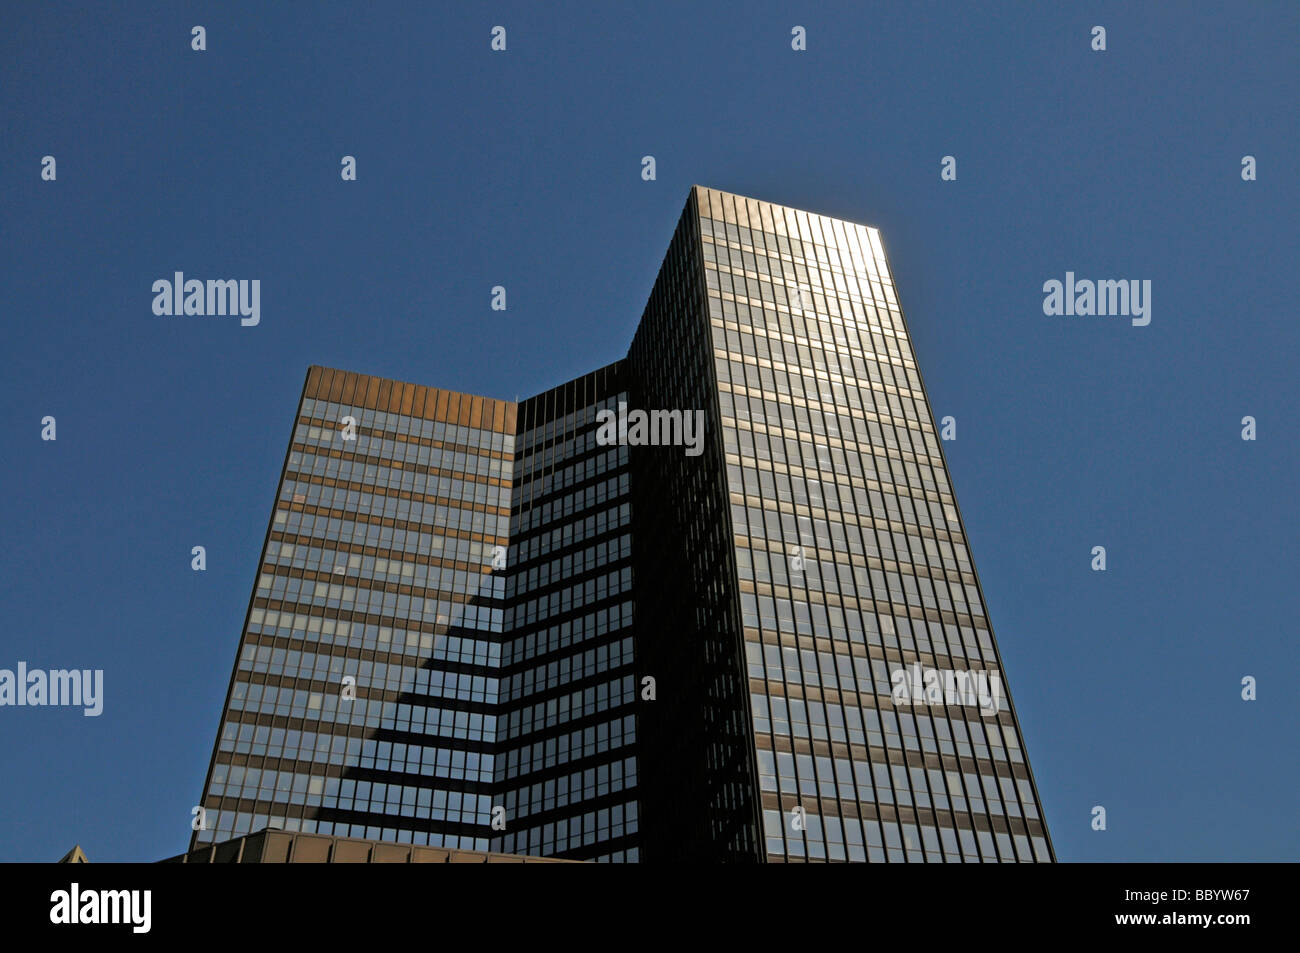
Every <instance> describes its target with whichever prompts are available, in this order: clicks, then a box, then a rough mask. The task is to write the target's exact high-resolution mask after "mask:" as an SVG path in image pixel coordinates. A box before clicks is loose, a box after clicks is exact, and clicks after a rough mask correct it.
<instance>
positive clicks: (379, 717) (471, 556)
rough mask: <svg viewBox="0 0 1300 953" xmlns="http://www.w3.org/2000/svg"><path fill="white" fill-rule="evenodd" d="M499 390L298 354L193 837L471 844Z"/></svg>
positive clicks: (488, 753) (509, 440) (500, 510)
mask: <svg viewBox="0 0 1300 953" xmlns="http://www.w3.org/2000/svg"><path fill="white" fill-rule="evenodd" d="M513 429H514V405H513V404H508V403H506V402H504V401H491V400H485V399H483V398H477V397H473V398H471V397H468V396H464V395H459V394H453V393H450V392H447V391H440V390H435V389H432V388H426V387H418V386H415V385H411V384H402V383H399V382H396V381H389V380H383V379H381V378H376V377H368V376H366V375H362V374H352V373H346V372H342V371H332V370H329V369H325V368H315V367H314V368H312V369H311V371H310V372H309V374H308V377H307V382H306V386H305V388H304V391H303V396H302V400H301V404H300V406H299V408H298V414H297V417H296V422H295V425H294V432H293V437H292V442H291V446H290V449H289V453H288V457H287V459H286V461H285V465H284V471H283V475H282V476H281V479H280V488H279V493H278V499H277V502H276V506H275V510H274V512H273V515H272V519H271V525H270V529H269V531H268V533H267V539H266V544H265V547H264V549H263V553H262V560H261V569H260V573H259V576H258V579H257V584H256V588H255V591H254V593H253V599H252V604H251V606H250V609H249V613H248V619H247V622H246V624H245V629H244V636H243V639H242V642H241V645H240V649H239V657H238V660H237V662H236V665H235V672H234V677H233V679H232V681H231V685H230V689H229V694H228V697H227V700H226V706H225V712H224V714H223V717H222V724H221V731H220V735H219V737H218V739H217V744H216V750H215V751H214V753H213V760H212V766H211V769H210V772H209V777H208V781H207V784H206V788H205V793H204V798H203V801H202V806H203V807H204V808H205V809H206V811H207V817H206V829H205V830H201V831H197V832H196V833H195V835H194V839H193V844H194V845H197V844H200V843H204V842H211V841H218V840H225V839H227V838H229V837H231V836H239V835H242V834H246V833H249V832H255V831H258V830H262V829H264V828H266V827H268V826H270V827H278V828H282V829H284V830H288V831H303V832H307V833H320V834H331V835H336V836H344V837H349V836H350V837H366V838H372V839H384V840H391V841H396V842H399V843H407V844H420V845H428V846H435V847H454V848H462V849H467V850H487V849H488V840H489V835H490V830H491V828H490V822H491V819H492V811H491V809H492V806H493V802H492V794H493V790H494V782H495V770H496V760H495V753H494V752H495V745H496V738H497V722H498V716H497V706H498V703H499V695H500V666H501V641H502V630H503V619H504V613H505V604H504V598H505V583H506V579H505V573H504V571H503V567H504V565H505V563H504V553H505V547H506V546H507V544H508V534H509V522H510V501H511V479H512V473H513V465H514V449H515V448H514V434H513Z"/></svg>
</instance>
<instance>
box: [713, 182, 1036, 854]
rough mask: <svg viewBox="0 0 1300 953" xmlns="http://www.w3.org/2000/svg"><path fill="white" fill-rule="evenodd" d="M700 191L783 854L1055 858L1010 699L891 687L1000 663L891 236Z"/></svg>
mask: <svg viewBox="0 0 1300 953" xmlns="http://www.w3.org/2000/svg"><path fill="white" fill-rule="evenodd" d="M695 197H696V200H697V207H698V210H699V217H698V221H699V229H700V243H701V244H700V248H701V258H702V264H703V269H704V277H705V284H706V285H707V288H708V322H709V328H710V336H711V343H712V353H713V363H714V367H715V368H716V373H717V391H718V405H719V411H720V414H721V421H720V424H721V431H722V443H723V447H724V450H725V458H726V483H727V491H728V496H729V501H730V517H731V523H732V531H733V533H734V539H735V561H736V566H737V575H738V582H739V590H740V612H741V617H742V624H743V630H744V652H745V662H746V674H747V675H748V680H749V691H750V711H751V715H752V722H753V729H754V744H755V749H756V754H757V761H758V773H759V788H760V789H761V791H762V803H763V833H764V839H765V850H766V854H767V856H768V858H769V859H771V860H849V861H862V860H866V861H909V862H915V861H939V862H942V861H1048V860H1051V859H1052V853H1051V849H1050V846H1049V842H1048V837H1047V831H1046V828H1045V826H1044V823H1043V819H1042V815H1041V812H1040V810H1039V806H1038V799H1037V796H1036V793H1035V789H1034V785H1033V781H1032V778H1031V776H1030V773H1029V766H1028V762H1027V760H1026V757H1025V754H1024V746H1023V743H1022V740H1021V737H1020V731H1019V727H1018V725H1017V723H1016V719H1015V716H1014V713H1013V711H1012V710H1011V708H1010V705H1009V703H1008V704H1006V706H1005V707H1001V706H998V709H997V710H996V711H989V712H987V713H986V712H984V711H983V710H982V709H979V708H977V707H976V706H972V705H962V704H925V705H915V704H912V703H911V701H912V698H911V696H910V694H909V695H906V696H905V697H904V698H903V699H902V701H903V702H904V703H903V704H899V703H898V702H899V700H900V699H898V698H897V697H896V696H897V695H898V691H897V689H898V687H899V685H900V682H901V684H903V685H907V684H908V683H910V682H911V681H913V680H914V679H913V677H912V676H911V672H912V671H915V670H917V669H918V667H919V668H920V669H921V670H922V671H927V670H934V671H939V672H963V673H970V672H980V673H983V674H984V676H985V677H986V678H988V679H989V680H990V684H992V679H993V678H994V677H996V679H997V680H998V683H1001V663H1000V661H999V659H998V656H997V651H996V649H995V647H994V643H993V634H992V631H991V629H990V627H989V623H988V618H987V614H986V612H985V609H984V604H983V599H982V597H981V594H980V590H979V585H978V582H977V581H976V578H975V575H974V569H973V565H972V562H971V558H970V552H969V549H968V548H967V545H966V539H965V534H964V533H963V530H962V526H961V520H960V517H959V516H958V512H957V503H956V499H955V497H954V496H953V491H952V487H951V486H950V484H949V481H948V474H947V469H946V466H945V464H944V460H943V455H942V451H941V449H940V443H939V438H938V434H937V433H936V431H935V427H934V422H933V417H932V415H931V411H930V408H929V405H928V403H927V401H926V397H925V392H924V388H923V385H922V382H921V376H920V373H919V371H918V370H917V366H916V360H915V356H914V355H913V353H912V349H911V345H910V342H909V340H908V334H907V329H906V326H905V324H904V322H903V315H902V311H901V309H900V308H899V304H898V298H897V295H896V292H895V289H894V282H893V278H892V276H891V274H890V270H889V265H888V262H887V260H886V258H885V253H884V249H883V247H882V245H881V242H880V236H879V234H878V233H877V231H876V230H875V229H872V228H867V227H864V226H861V225H854V224H851V223H848V222H842V221H838V220H836V219H831V218H825V217H823V216H819V215H814V214H810V213H807V212H802V211H798V210H795V209H790V208H783V207H781V206H776V205H771V204H769V203H765V202H758V201H755V200H753V199H747V198H743V197H741V196H736V195H730V194H727V193H723V192H716V191H713V190H707V189H700V190H697V191H696V196H695ZM899 672H903V673H905V675H904V677H903V678H902V679H901V680H900V679H899V677H898V673H899ZM917 678H918V679H919V676H918V677H917ZM950 700H956V701H959V702H960V701H961V699H960V698H958V699H944V701H950ZM985 707H986V708H989V709H992V708H993V707H994V706H992V705H987V706H985Z"/></svg>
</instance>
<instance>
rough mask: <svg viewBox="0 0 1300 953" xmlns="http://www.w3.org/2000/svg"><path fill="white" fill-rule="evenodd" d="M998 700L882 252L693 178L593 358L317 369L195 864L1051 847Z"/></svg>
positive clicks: (1027, 855)
mask: <svg viewBox="0 0 1300 953" xmlns="http://www.w3.org/2000/svg"><path fill="white" fill-rule="evenodd" d="M629 407H630V408H634V409H643V410H647V411H648V410H660V411H664V412H665V413H680V414H681V415H695V414H698V419H699V421H700V423H701V424H702V426H703V433H702V435H697V436H699V437H700V438H701V439H700V441H699V443H698V444H697V445H695V446H692V447H691V448H689V452H688V448H687V447H685V446H683V445H682V442H681V441H678V442H676V443H674V442H672V441H665V442H658V443H656V442H653V441H651V442H646V441H641V442H638V441H636V440H632V439H626V438H627V437H628V435H629V433H630V431H628V430H624V429H620V430H619V439H618V440H617V441H614V442H610V441H609V440H602V438H601V436H600V434H601V422H602V420H603V419H605V418H607V417H609V416H611V415H614V414H615V413H616V412H619V411H621V410H623V409H626V408H629ZM348 434H351V435H352V437H354V438H355V439H352V438H351V437H349V436H348ZM679 436H680V434H679ZM945 679H946V681H945ZM954 684H955V685H957V686H958V687H959V688H962V691H959V692H958V693H957V694H955V695H954V694H952V693H951V692H949V691H947V690H946V689H945V688H944V686H947V688H949V689H950V688H951V687H952V686H953V685H954ZM1004 684H1005V680H1004V679H1003V677H1002V666H1001V663H1000V660H999V658H998V654H997V649H996V646H995V643H994V641H993V633H992V630H991V628H990V626H989V622H988V618H987V613H986V611H985V608H984V602H983V598H982V594H981V592H980V588H979V583H978V580H977V579H976V576H975V572H974V567H973V564H972V562H971V557H970V552H969V548H968V546H967V543H966V539H965V534H964V531H963V529H962V525H961V519H960V515H959V513H958V510H957V502H956V498H955V496H954V494H953V490H952V487H951V485H950V483H949V480H948V473H947V468H946V465H945V463H944V460H943V453H942V448H941V444H940V441H939V437H938V434H937V433H936V430H935V427H934V422H933V417H932V415H931V411H930V408H929V405H928V403H927V400H926V396H925V390H924V386H923V384H922V381H921V376H920V373H919V371H918V369H917V366H916V361H915V357H914V355H913V353H912V349H911V345H910V341H909V338H908V334H907V329H906V325H905V323H904V321H903V315H902V312H901V309H900V307H899V304H898V298H897V293H896V291H895V288H894V283H893V278H892V275H891V273H890V270H889V265H888V262H887V260H886V257H885V254H884V249H883V246H882V245H881V242H880V236H879V234H878V233H877V231H876V230H875V229H872V228H868V227H865V226H861V225H855V224H851V223H848V222H843V221H839V220H836V219H830V218H825V217H823V216H819V215H814V214H811V213H807V212H802V211H798V210H795V209H789V208H784V207H782V206H777V205H772V204H770V203H766V202H759V201H756V200H754V199H748V198H744V197H741V196H736V195H731V194H729V193H725V192H718V191H714V190H710V189H704V188H699V187H696V188H694V189H693V190H692V191H691V194H690V197H689V199H688V202H687V206H686V209H685V210H684V212H683V214H682V216H681V218H680V220H679V222H678V226H677V229H676V232H675V234H674V237H673V240H672V242H671V244H670V246H669V249H668V253H667V256H666V257H665V259H664V263H663V266H662V268H661V270H660V273H659V276H658V278H657V280H656V282H655V286H654V288H653V290H652V292H651V295H650V299H649V302H648V304H647V307H646V310H645V313H644V315H643V316H642V319H641V322H640V325H639V327H638V329H637V332H636V335H635V337H634V339H633V342H632V345H631V348H630V349H629V352H628V356H627V358H626V359H625V360H623V361H619V362H616V363H614V364H611V365H609V366H607V367H604V368H601V369H600V370H597V371H594V372H592V373H591V374H587V375H585V376H583V377H580V378H577V379H576V380H573V381H570V382H568V383H566V384H564V385H561V386H559V387H556V388H554V389H552V390H550V391H547V392H545V393H543V394H540V395H538V396H536V397H531V398H529V399H527V400H525V401H523V402H522V403H520V404H518V405H516V404H512V403H507V402H502V401H492V400H487V399H484V398H478V397H470V396H467V395H460V394H452V393H449V392H446V391H439V390H434V389H432V388H425V387H419V386H416V385H410V384H401V383H397V382H393V381H387V380H384V379H381V378H374V377H367V376H365V375H359V374H351V373H346V372H342V371H331V370H327V369H323V368H312V369H311V370H310V372H309V374H308V378H307V383H306V386H305V388H304V393H303V398H302V402H301V406H300V407H299V412H298V416H297V420H296V424H295V431H294V436H293V442H292V446H291V448H290V451H289V454H288V458H287V460H286V463H285V468H284V474H283V476H282V478H281V485H280V490H279V497H278V501H277V504H276V508H275V511H274V515H273V519H272V523H271V527H270V531H269V532H268V536H267V541H266V546H265V550H264V553H263V557H262V564H261V569H260V573H259V578H258V582H257V586H256V591H255V592H254V595H253V600H252V604H251V606H250V610H249V614H248V620H247V623H246V626H245V632H244V636H243V640H242V642H241V646H240V652H239V658H238V661H237V663H236V669H235V673H234V678H233V679H232V683H231V688H230V692H229V697H228V699H227V703H226V709H225V712H224V714H223V717H222V726H221V731H220V735H219V737H218V740H217V745H216V750H215V751H214V754H213V761H212V767H211V770H210V775H209V779H208V782H207V785H206V788H205V795H204V800H203V802H202V803H203V805H204V806H205V807H206V808H207V809H208V817H207V829H206V830H205V831H200V832H197V833H196V835H195V838H194V844H193V845H192V846H196V845H199V844H202V843H210V842H213V841H220V840H226V839H229V838H231V837H239V836H241V835H244V834H247V833H249V832H255V831H258V830H260V829H262V828H265V827H267V826H273V827H282V828H285V829H286V830H290V831H301V832H304V833H309V834H323V835H330V836H333V837H365V838H370V839H377V840H385V841H395V842H400V843H410V844H416V845H425V846H430V847H451V848H459V849H462V850H479V851H494V852H502V853H508V854H527V855H544V856H560V857H568V858H574V859H591V860H601V861H614V862H624V861H639V860H644V861H674V860H675V861H722V862H745V861H748V862H764V861H767V862H787V861H794V862H807V861H850V862H852V861H867V862H877V861H893V862H963V861H1050V860H1052V859H1053V854H1052V849H1051V843H1050V838H1049V836H1048V832H1047V828H1046V825H1045V823H1044V819H1043V817H1042V812H1041V810H1040V807H1039V804H1038V798H1037V794H1036V790H1035V787H1034V783H1033V778H1032V774H1031V772H1030V769H1029V763H1028V759H1027V757H1026V755H1025V751H1024V744H1023V740H1022V738H1021V735H1020V730H1019V726H1018V724H1017V721H1016V717H1015V713H1014V709H1013V708H1012V706H1011V704H1010V698H1009V695H1007V693H1006V691H1005V689H1004V688H1002V686H1003V685H1004ZM972 685H977V686H980V689H981V690H980V691H975V690H973V689H971V686H972ZM995 687H996V690H994V688H995ZM985 690H987V691H985ZM936 692H937V694H935V693H936Z"/></svg>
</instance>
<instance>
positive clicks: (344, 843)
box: [162, 830, 578, 864]
mask: <svg viewBox="0 0 1300 953" xmlns="http://www.w3.org/2000/svg"><path fill="white" fill-rule="evenodd" d="M162 863H164V864H522V863H529V864H537V863H547V864H570V863H578V861H570V860H561V859H559V858H556V857H524V856H523V855H521V854H493V853H488V852H487V851H478V850H447V849H445V848H440V847H421V846H419V845H416V844H394V843H391V842H388V841H377V840H364V839H362V838H359V837H326V836H323V835H320V834H301V833H295V832H293V831H276V830H265V831H258V832H257V833H256V834H246V835H245V836H243V837H236V838H234V839H232V840H226V841H222V842H221V843H219V844H205V845H204V846H202V847H198V848H196V849H194V850H192V851H190V852H189V853H187V854H178V855H177V856H175V857H168V858H167V859H166V860H164V861H162Z"/></svg>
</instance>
